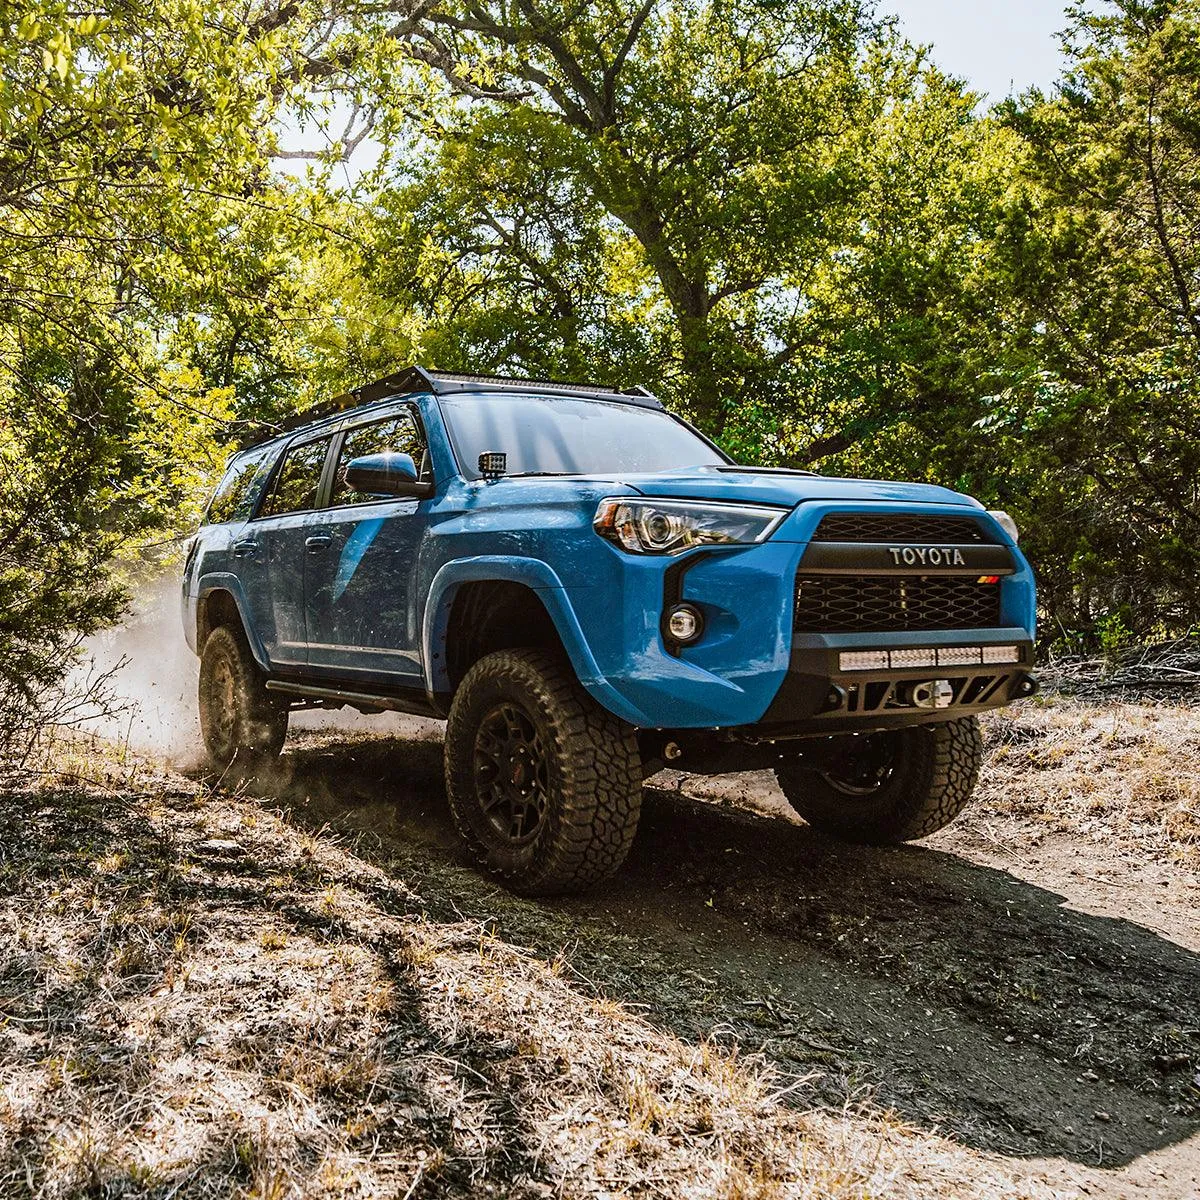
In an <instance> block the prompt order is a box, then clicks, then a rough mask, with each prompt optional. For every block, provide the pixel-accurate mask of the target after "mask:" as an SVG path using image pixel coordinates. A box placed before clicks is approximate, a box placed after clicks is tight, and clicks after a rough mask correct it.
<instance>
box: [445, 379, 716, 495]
mask: <svg viewBox="0 0 1200 1200" xmlns="http://www.w3.org/2000/svg"><path fill="white" fill-rule="evenodd" d="M441 405H442V411H443V412H444V413H445V415H446V422H447V424H448V425H449V426H450V437H451V440H452V441H453V443H454V450H455V453H456V454H457V455H458V461H459V466H460V467H461V468H462V471H463V474H464V475H466V476H467V477H468V478H470V479H476V478H478V477H479V471H478V463H479V456H480V455H481V454H483V453H484V452H485V451H488V450H499V451H500V452H501V453H503V454H507V455H508V468H507V473H508V474H509V475H531V474H549V475H603V474H609V473H611V472H614V471H621V472H629V473H635V472H641V471H670V470H678V469H679V468H680V467H701V466H716V465H720V464H724V463H725V462H727V461H728V460H727V459H725V458H723V457H722V456H721V454H720V453H719V452H718V451H717V450H714V449H713V447H712V446H710V445H709V444H708V443H707V442H705V441H704V440H703V439H702V438H700V437H698V436H697V435H696V434H695V433H693V432H692V431H691V430H690V429H689V428H688V427H687V426H686V425H683V424H681V423H680V422H679V421H676V420H675V419H674V418H673V417H671V416H669V415H668V414H667V413H665V412H661V411H659V410H658V409H653V408H639V407H638V406H637V405H634V404H614V403H609V402H607V401H604V400H574V399H572V400H564V399H559V398H558V397H552V398H547V399H541V398H538V397H533V396H496V395H492V396H478V395H475V396H470V397H467V396H463V397H457V396H443V397H442V398H441Z"/></svg>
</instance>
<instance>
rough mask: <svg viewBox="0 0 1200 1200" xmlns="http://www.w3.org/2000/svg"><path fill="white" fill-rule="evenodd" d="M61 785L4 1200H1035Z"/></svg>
mask: <svg viewBox="0 0 1200 1200" xmlns="http://www.w3.org/2000/svg"><path fill="white" fill-rule="evenodd" d="M57 762H58V764H59V766H60V767H62V768H63V769H62V770H61V771H57V772H56V768H54V766H53V765H48V766H47V771H48V772H49V773H47V774H44V775H43V776H41V777H40V778H38V779H34V780H27V781H26V782H25V784H24V785H23V786H20V787H10V788H9V789H8V790H7V791H6V792H3V793H0V954H2V957H0V1195H3V1196H5V1197H7V1196H18V1195H22V1196H30V1197H33V1198H36V1200H43V1198H44V1200H50V1198H55V1200H58V1198H62V1200H66V1198H80V1200H82V1197H85V1196H87V1197H118V1196H120V1197H124V1196H156V1197H164V1198H165V1197H174V1196H180V1197H242V1198H245V1200H251V1198H254V1200H287V1198H290V1197H310V1196H311V1197H318V1196H331V1197H332V1196H362V1197H374V1196H379V1197H383V1196H388V1197H400V1198H403V1200H414V1198H415V1197H420V1196H435V1195H436V1196H453V1195H487V1194H495V1195H505V1196H517V1197H521V1196H524V1197H535V1196H546V1197H549V1196H559V1195H562V1196H610V1195H611V1196H624V1195H638V1196H661V1197H664V1198H666V1197H671V1198H675V1197H709V1196H712V1197H718V1196H719V1197H731V1198H732V1197H777V1196H787V1197H798V1198H806V1197H813V1198H815V1197H829V1198H835V1197H846V1198H851V1197H853V1198H855V1200H867V1198H870V1197H884V1196H887V1197H917V1196H920V1197H929V1198H938V1197H946V1198H949V1197H954V1198H958V1197H1019V1196H1029V1197H1041V1196H1049V1195H1051V1194H1052V1193H1051V1192H1050V1191H1049V1189H1047V1188H1044V1187H1042V1186H1040V1185H1038V1184H1037V1183H1034V1182H1022V1181H1020V1180H1019V1179H1018V1178H1016V1177H1015V1176H1014V1174H1013V1173H1012V1172H1011V1171H1010V1170H1009V1168H1008V1167H1007V1165H1005V1164H1003V1163H1002V1162H1000V1161H999V1160H997V1159H993V1158H989V1157H986V1156H983V1155H979V1154H976V1153H973V1152H970V1151H968V1150H965V1149H963V1148H962V1147H959V1146H956V1145H954V1144H953V1143H951V1142H949V1141H947V1140H945V1139H942V1138H939V1137H937V1136H935V1135H932V1134H929V1133H924V1132H919V1131H917V1130H915V1129H913V1128H910V1127H907V1126H905V1125H903V1124H902V1123H900V1122H899V1121H897V1120H895V1119H893V1118H892V1117H890V1116H889V1115H888V1114H887V1113H881V1112H878V1111H872V1110H869V1109H867V1108H865V1107H864V1108H862V1109H858V1110H847V1111H844V1112H830V1111H826V1110H820V1109H817V1108H813V1107H812V1106H811V1103H808V1104H806V1100H807V1099H808V1093H807V1085H806V1082H805V1080H804V1079H803V1078H791V1079H788V1078H783V1077H781V1076H779V1075H778V1074H776V1073H774V1072H773V1071H771V1070H770V1069H768V1067H767V1066H766V1065H765V1063H764V1062H762V1061H760V1060H757V1059H754V1058H749V1059H744V1058H741V1057H739V1055H738V1053H737V1051H736V1049H735V1048H731V1047H728V1046H725V1045H722V1046H721V1047H718V1046H717V1045H714V1044H709V1043H691V1042H687V1041H684V1040H682V1039H680V1038H678V1037H675V1036H673V1035H671V1034H669V1033H666V1032H664V1031H663V1030H661V1029H659V1028H657V1027H655V1026H654V1025H653V1024H651V1023H649V1022H648V1021H646V1020H645V1019H643V1018H642V1017H640V1016H638V1015H636V1013H634V1012H633V1011H632V1010H630V1009H628V1008H625V1007H622V1006H621V1005H619V1004H617V1003H614V1002H612V1001H609V1000H605V999H602V998H597V997H596V996H595V995H594V994H593V992H592V991H591V989H589V988H587V987H584V986H581V985H580V981H578V980H575V979H573V978H572V974H571V970H570V967H569V965H568V963H567V960H566V959H565V958H560V959H558V960H555V961H549V962H548V961H545V960H544V959H542V958H539V957H538V956H537V955H535V954H533V953H531V952H527V951H524V950H522V949H521V948H519V947H515V946H513V945H510V944H507V943H506V942H504V941H503V940H501V939H499V938H498V937H496V936H494V935H493V934H492V933H490V932H489V931H488V929H487V928H484V927H481V926H480V925H478V924H471V923H467V922H463V921H458V920H455V921H450V922H437V921H434V920H431V919H430V918H429V917H428V916H426V915H425V914H424V910H423V903H422V900H421V898H420V897H419V896H417V895H416V894H414V892H413V891H412V890H410V889H409V887H408V886H406V884H405V882H404V881H403V880H402V879H398V878H397V877H396V876H395V875H394V874H393V873H389V872H388V871H385V870H383V869H381V868H379V867H376V866H373V865H370V864H369V863H367V862H365V861H364V860H363V859H361V858H359V857H358V856H356V855H355V854H354V853H352V852H351V851H350V850H348V849H347V848H345V847H342V846H339V845H338V844H336V843H335V842H334V841H333V840H332V839H330V838H328V837H325V836H312V835H310V834H305V833H303V832H301V831H299V830H297V829H295V828H293V827H291V826H290V825H288V824H287V823H286V822H285V821H283V820H282V819H281V818H280V817H279V816H277V815H275V814H273V813H271V812H270V811H267V810H265V809H264V808H263V807H262V806H261V805H260V804H258V803H255V802H252V801H250V800H248V799H245V798H239V797H236V796H232V797H231V796H225V795H220V794H213V793H209V792H206V791H205V790H204V789H202V788H200V787H198V786H197V785H194V784H192V783H190V782H189V781H187V780H183V779H180V778H179V777H177V776H173V775H170V774H166V773H161V772H158V771H156V770H154V769H153V768H148V767H145V766H144V765H142V764H139V763H137V762H134V761H131V760H128V759H126V760H123V761H119V762H115V763H114V762H107V763H105V762H103V761H100V760H99V759H98V758H97V756H96V755H95V754H94V753H92V752H88V751H86V750H85V751H83V752H77V751H71V752H60V754H59V756H58V759H57ZM466 878H467V877H466V876H463V879H464V880H465V879H466ZM430 886H433V885H432V884H430ZM451 901H452V897H451ZM446 903H447V898H446V897H444V896H443V897H440V898H439V904H440V905H441V907H443V908H444V907H445V904H446Z"/></svg>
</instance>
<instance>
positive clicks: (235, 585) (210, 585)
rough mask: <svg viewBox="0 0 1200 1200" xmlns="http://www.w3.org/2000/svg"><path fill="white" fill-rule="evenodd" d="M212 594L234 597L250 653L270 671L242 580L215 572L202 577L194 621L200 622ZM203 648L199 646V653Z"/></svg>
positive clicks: (199, 581) (224, 573) (197, 588)
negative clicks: (201, 608)
mask: <svg viewBox="0 0 1200 1200" xmlns="http://www.w3.org/2000/svg"><path fill="white" fill-rule="evenodd" d="M210 592H228V593H229V594H230V595H231V596H232V597H233V602H234V604H235V605H236V606H237V610H238V616H239V617H240V618H241V621H242V629H243V630H244V631H245V634H246V641H247V642H249V643H250V653H251V654H253V655H254V661H255V662H256V663H258V665H259V666H260V667H261V668H262V669H263V670H264V671H270V669H271V662H270V660H269V659H268V658H267V652H266V649H265V648H264V647H263V644H262V639H261V638H260V637H259V636H258V630H257V629H255V628H254V622H253V621H251V620H250V603H249V601H248V600H247V599H246V593H245V591H244V589H243V588H242V583H241V580H240V579H238V577H237V576H236V575H232V574H230V573H229V572H227V571H213V572H211V573H210V574H208V575H202V576H201V577H200V578H199V580H197V582H196V592H195V608H194V609H193V612H192V619H193V621H195V622H198V621H199V617H200V605H201V604H202V603H203V601H204V598H205V597H206V596H207V595H208V594H209V593H210ZM202 648H203V647H200V646H197V651H199V650H200V649H202Z"/></svg>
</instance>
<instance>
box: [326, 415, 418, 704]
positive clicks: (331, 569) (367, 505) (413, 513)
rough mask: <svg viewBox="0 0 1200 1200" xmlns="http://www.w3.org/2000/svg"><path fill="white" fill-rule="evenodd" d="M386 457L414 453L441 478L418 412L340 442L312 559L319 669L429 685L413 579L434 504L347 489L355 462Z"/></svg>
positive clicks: (361, 429)
mask: <svg viewBox="0 0 1200 1200" xmlns="http://www.w3.org/2000/svg"><path fill="white" fill-rule="evenodd" d="M386 450H393V451H400V452H402V453H404V454H411V455H412V459H413V462H414V463H416V464H417V466H418V468H419V469H420V470H421V472H422V478H425V479H430V480H431V479H432V476H431V475H430V474H429V459H428V454H427V449H426V440H425V436H424V433H423V431H422V428H421V425H420V422H419V419H418V418H417V415H416V412H415V410H414V409H413V407H412V406H411V405H404V406H403V407H401V408H398V409H397V410H396V411H394V412H392V413H390V414H388V415H387V416H385V417H377V418H376V419H375V420H372V421H369V422H365V423H363V424H360V425H355V426H352V427H350V428H348V429H346V430H344V432H343V433H342V434H341V435H340V436H339V439H338V444H337V446H336V447H335V454H336V456H337V457H336V460H335V462H334V465H333V469H332V471H331V480H330V499H329V505H328V507H327V508H325V509H324V510H323V511H322V512H321V513H320V514H319V515H318V516H317V518H316V519H315V521H314V523H313V525H312V529H311V530H310V533H311V536H312V540H313V542H314V543H319V545H314V546H311V547H310V550H309V553H308V554H307V556H306V558H305V567H306V574H305V606H306V609H307V619H308V634H309V662H310V664H311V665H313V666H316V667H321V668H325V669H326V670H327V673H328V674H329V675H331V676H333V675H337V676H340V677H342V678H345V679H359V680H362V681H364V682H368V681H372V680H374V681H378V682H381V683H392V684H395V685H398V686H403V687H416V686H420V685H421V681H422V675H421V660H420V645H419V641H420V638H419V634H418V630H417V628H416V612H415V610H416V607H417V606H416V605H415V604H414V603H413V599H414V597H413V595H412V580H413V577H414V575H415V572H416V562H417V552H418V548H419V544H420V541H421V536H422V534H423V533H424V530H425V527H426V515H425V514H426V512H427V509H428V505H429V503H430V502H429V501H428V500H415V499H397V498H396V497H394V496H372V495H366V494H363V493H360V492H356V491H354V489H353V488H351V487H350V485H349V484H348V483H347V482H346V467H347V465H348V464H349V463H350V461H351V460H352V459H355V458H360V457H362V456H363V455H364V454H378V453H381V452H383V451H386Z"/></svg>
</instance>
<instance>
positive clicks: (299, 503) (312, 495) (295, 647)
mask: <svg viewBox="0 0 1200 1200" xmlns="http://www.w3.org/2000/svg"><path fill="white" fill-rule="evenodd" d="M332 440H333V438H332V435H326V436H325V437H322V438H317V439H315V440H312V441H306V442H299V443H293V444H292V445H291V446H289V447H288V448H287V450H286V451H285V452H284V456H283V462H282V463H281V464H280V466H279V469H278V471H276V473H275V479H274V482H273V483H272V484H271V486H270V489H269V490H268V492H267V495H266V496H264V497H263V501H262V504H261V505H260V506H259V511H258V516H257V517H256V518H255V519H254V520H253V521H251V522H250V523H249V524H248V525H247V526H246V527H245V529H244V530H243V532H242V534H241V536H240V539H239V541H240V542H243V543H245V546H244V547H243V549H242V550H241V554H242V559H241V561H242V563H243V564H244V565H243V566H242V567H240V568H239V571H240V573H241V574H242V575H243V584H244V586H245V590H246V595H247V598H248V599H249V601H250V605H251V608H252V609H253V611H254V621H255V626H256V628H257V630H258V633H259V636H260V637H261V638H262V641H263V646H264V648H265V649H266V652H267V657H268V658H269V659H270V660H271V664H272V666H283V667H288V666H298V665H302V664H303V663H305V662H307V661H308V645H307V643H308V629H307V623H306V618H305V611H304V572H305V562H306V560H307V558H308V555H309V553H310V550H309V549H308V547H307V546H306V542H307V541H308V538H309V536H310V534H311V528H310V527H311V525H312V521H313V517H314V512H313V510H314V509H315V508H316V507H317V505H318V503H319V502H320V491H321V475H322V472H323V471H324V467H325V458H326V455H327V453H328V451H329V447H330V443H331V442H332ZM235 549H236V545H235Z"/></svg>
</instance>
